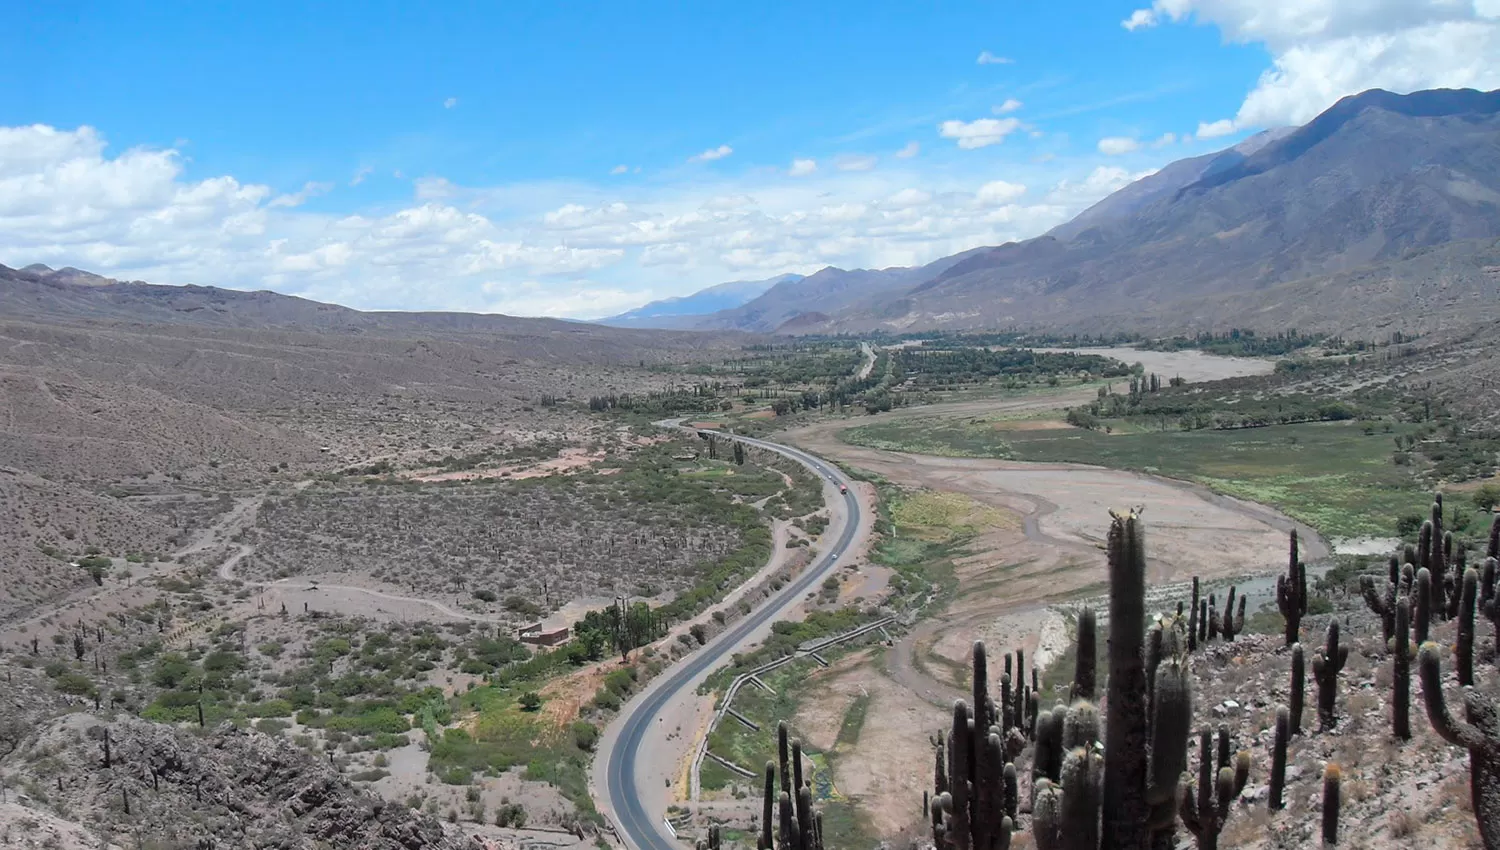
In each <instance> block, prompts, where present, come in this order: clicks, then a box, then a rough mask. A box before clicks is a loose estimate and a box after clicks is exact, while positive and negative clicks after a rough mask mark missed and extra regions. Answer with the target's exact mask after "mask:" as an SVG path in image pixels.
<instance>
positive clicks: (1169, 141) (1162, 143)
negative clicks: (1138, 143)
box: [1151, 133, 1177, 148]
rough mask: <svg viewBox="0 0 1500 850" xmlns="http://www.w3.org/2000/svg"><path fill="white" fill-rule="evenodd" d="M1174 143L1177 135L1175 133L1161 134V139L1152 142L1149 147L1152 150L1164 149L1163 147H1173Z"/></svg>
mask: <svg viewBox="0 0 1500 850" xmlns="http://www.w3.org/2000/svg"><path fill="white" fill-rule="evenodd" d="M1176 143H1177V134H1176V133H1162V134H1161V138H1159V139H1157V140H1156V141H1154V142H1152V143H1151V147H1153V148H1164V147H1166V146H1168V145H1173V144H1176Z"/></svg>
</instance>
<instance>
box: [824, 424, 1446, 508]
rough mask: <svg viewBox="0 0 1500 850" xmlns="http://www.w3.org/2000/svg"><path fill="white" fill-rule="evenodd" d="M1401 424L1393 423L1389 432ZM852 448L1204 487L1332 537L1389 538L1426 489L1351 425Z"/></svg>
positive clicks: (908, 437) (894, 428) (871, 432)
mask: <svg viewBox="0 0 1500 850" xmlns="http://www.w3.org/2000/svg"><path fill="white" fill-rule="evenodd" d="M1402 427H1409V426H1398V428H1397V429H1396V430H1397V431H1401V429H1402ZM843 436H844V438H845V439H847V440H849V441H850V442H854V443H857V444H860V445H871V446H877V447H893V448H899V449H901V450H905V451H922V452H925V453H933V454H942V455H950V456H960V457H965V456H971V457H972V456H979V457H1001V458H1012V459H1016V460H1028V461H1071V462H1076V463H1087V464H1095V465H1098V466H1107V467H1112V468H1115V469H1132V470H1140V471H1143V472H1150V473H1155V474H1159V475H1165V476H1169V477H1173V478H1180V479H1183V480H1187V481H1194V482H1197V483H1200V484H1203V485H1205V486H1207V487H1209V488H1211V489H1213V490H1216V491H1218V492H1220V493H1225V494H1228V495H1231V496H1236V497H1238V498H1242V499H1248V500H1250V501H1255V502H1260V503H1263V504H1267V505H1272V506H1274V507H1276V508H1278V509H1280V510H1282V511H1283V512H1285V513H1286V514H1287V515H1289V516H1292V517H1294V518H1296V519H1299V520H1301V521H1303V522H1305V523H1307V524H1308V525H1311V526H1313V527H1314V528H1316V529H1318V530H1319V531H1321V532H1323V533H1324V534H1328V535H1331V536H1337V537H1358V536H1364V535H1389V534H1392V533H1394V531H1395V528H1396V520H1397V519H1398V518H1399V517H1400V516H1402V515H1404V514H1410V513H1413V512H1416V513H1421V512H1422V510H1423V508H1424V507H1425V506H1426V505H1427V504H1428V502H1429V501H1430V495H1429V493H1428V491H1427V489H1426V488H1424V487H1423V485H1422V484H1421V483H1420V482H1419V481H1417V479H1416V477H1415V476H1414V475H1413V474H1412V473H1411V471H1410V470H1409V469H1407V468H1404V467H1401V466H1397V465H1396V464H1395V463H1393V462H1392V459H1391V445H1392V442H1391V441H1392V435H1390V434H1384V433H1375V434H1366V433H1364V431H1363V430H1362V428H1361V426H1359V425H1358V424H1357V423H1352V422H1327V423H1309V424H1300V425H1277V426H1271V427H1266V428H1247V429H1241V430H1226V431H1215V430H1200V431H1161V432H1155V433H1136V434H1104V433H1100V432H1097V431H1088V430H1084V429H1079V428H1069V429H1065V430H1064V429H1057V430H1036V431H1006V432H1004V435H1003V437H1002V436H1001V435H1000V434H997V432H996V431H995V430H994V429H993V428H991V427H987V426H977V425H976V424H975V423H973V422H942V421H938V420H908V421H893V422H889V423H881V424H878V425H867V426H863V427H860V428H854V429H851V430H849V431H845V432H844V434H843Z"/></svg>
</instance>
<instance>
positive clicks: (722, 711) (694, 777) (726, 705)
mask: <svg viewBox="0 0 1500 850" xmlns="http://www.w3.org/2000/svg"><path fill="white" fill-rule="evenodd" d="M895 622H896V618H895V617H881V618H880V619H878V620H872V621H870V622H868V623H865V624H864V625H862V626H857V627H855V628H853V629H850V630H849V631H847V632H844V633H843V634H839V635H834V636H832V637H826V638H820V639H818V640H810V641H807V642H806V643H803V644H801V645H800V646H798V647H797V649H796V650H794V651H793V652H792V653H791V654H790V655H783V656H781V657H780V658H778V659H776V660H775V661H770V662H767V663H765V664H762V665H761V666H759V667H757V668H755V669H754V670H750V671H747V672H744V673H741V674H740V675H738V676H735V677H734V681H732V682H730V683H729V687H728V688H726V689H725V691H724V698H723V699H722V700H721V701H720V703H719V708H718V710H717V711H715V712H714V717H713V720H711V721H709V724H708V729H707V730H706V731H704V733H703V738H702V740H700V741H699V742H698V750H697V752H696V753H695V754H694V756H693V767H692V772H691V774H690V779H689V781H690V788H689V795H688V797H689V799H690V800H692V801H693V802H694V803H696V802H698V796H699V792H700V791H701V790H702V783H701V781H700V779H699V771H701V770H702V768H703V759H704V758H706V757H708V756H709V755H710V754H709V752H708V739H709V738H710V737H711V736H712V735H713V733H714V730H715V729H717V728H719V723H720V722H721V721H723V719H724V716H725V715H726V714H729V713H730V706H732V705H733V704H734V696H735V694H737V693H739V691H740V688H743V687H744V686H745V685H747V684H749V683H751V682H752V681H753V682H755V683H756V684H759V685H760V686H761V687H766V688H767V689H769V687H768V686H767V685H766V684H765V683H764V682H762V681H760V674H762V673H769V672H771V671H772V670H775V669H776V668H778V667H781V666H783V665H786V664H790V663H791V662H793V661H796V660H797V659H799V658H807V657H809V656H812V655H814V654H815V653H816V652H818V650H821V649H826V648H828V647H830V646H834V645H837V644H840V643H844V642H845V641H850V640H853V639H855V638H857V637H862V636H863V635H866V634H869V633H870V632H873V631H876V630H879V629H883V628H885V627H886V626H889V625H891V624H893V623H895ZM713 758H714V760H715V761H717V762H719V763H720V764H723V765H724V766H725V767H727V768H729V769H730V770H734V771H735V772H736V773H741V774H742V775H745V776H755V775H756V774H755V773H754V772H753V771H749V770H746V769H745V768H744V767H743V766H740V765H735V764H732V763H730V762H728V761H726V760H724V759H722V758H720V757H718V756H714V757H713Z"/></svg>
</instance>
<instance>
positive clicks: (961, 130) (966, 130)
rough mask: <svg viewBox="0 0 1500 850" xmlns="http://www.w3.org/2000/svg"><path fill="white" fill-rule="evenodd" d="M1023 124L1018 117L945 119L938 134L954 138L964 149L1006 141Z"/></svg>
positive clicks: (939, 127) (939, 126)
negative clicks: (970, 119)
mask: <svg viewBox="0 0 1500 850" xmlns="http://www.w3.org/2000/svg"><path fill="white" fill-rule="evenodd" d="M1020 126H1021V122H1020V120H1019V119H1017V118H980V119H979V120H977V121H967V122H966V121H944V122H943V123H941V124H939V125H938V135H940V136H942V137H943V138H945V139H953V140H954V141H956V142H958V146H959V147H960V148H963V149H964V150H973V149H975V148H983V147H989V146H990V145H998V144H1000V143H1001V142H1003V141H1005V137H1006V136H1008V135H1010V134H1011V133H1013V132H1015V131H1016V130H1017V129H1019V128H1020Z"/></svg>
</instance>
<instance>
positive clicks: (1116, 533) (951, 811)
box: [931, 512, 1193, 850]
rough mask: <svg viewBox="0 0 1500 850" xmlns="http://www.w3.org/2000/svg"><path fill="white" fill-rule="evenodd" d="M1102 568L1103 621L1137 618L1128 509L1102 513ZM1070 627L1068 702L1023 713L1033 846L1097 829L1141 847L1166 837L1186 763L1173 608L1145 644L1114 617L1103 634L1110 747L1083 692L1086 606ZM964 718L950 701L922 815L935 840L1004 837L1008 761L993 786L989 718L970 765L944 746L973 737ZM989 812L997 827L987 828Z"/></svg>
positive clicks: (1086, 848) (1075, 844)
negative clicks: (1106, 591) (950, 715)
mask: <svg viewBox="0 0 1500 850" xmlns="http://www.w3.org/2000/svg"><path fill="white" fill-rule="evenodd" d="M1109 574H1110V601H1109V606H1110V607H1109V617H1110V622H1111V623H1116V624H1126V623H1140V624H1142V625H1144V624H1145V622H1146V606H1145V578H1146V558H1145V548H1144V535H1143V533H1142V528H1141V523H1140V520H1139V518H1138V516H1137V514H1136V513H1135V512H1132V513H1130V514H1128V515H1124V516H1121V515H1115V516H1114V520H1113V522H1112V523H1111V526H1110V532H1109ZM1078 628H1079V641H1078V642H1079V651H1078V657H1077V663H1076V665H1075V673H1074V682H1073V687H1072V689H1071V691H1070V697H1071V698H1072V704H1071V705H1067V706H1064V705H1061V704H1059V705H1057V706H1056V707H1055V708H1053V709H1051V710H1049V711H1044V712H1039V713H1037V715H1036V717H1035V722H1034V723H1033V732H1034V737H1035V741H1036V743H1035V746H1034V748H1033V752H1034V758H1033V763H1032V795H1033V801H1032V832H1033V838H1034V843H1035V846H1036V847H1037V848H1038V850H1099V847H1100V845H1101V836H1107V837H1108V838H1107V846H1109V847H1131V848H1142V850H1144V848H1146V847H1148V846H1151V845H1152V843H1153V841H1154V840H1160V839H1162V838H1166V839H1167V840H1168V841H1170V835H1171V833H1172V831H1173V830H1174V829H1175V827H1176V822H1177V813H1178V808H1179V807H1180V805H1181V800H1180V796H1179V789H1180V787H1181V778H1182V774H1183V772H1184V771H1185V770H1186V768H1187V750H1188V737H1189V733H1190V731H1191V726H1192V716H1193V711H1192V688H1191V684H1190V677H1189V674H1188V668H1187V663H1188V653H1187V650H1186V646H1187V643H1188V640H1189V635H1188V634H1187V629H1186V628H1185V624H1184V622H1183V620H1182V618H1181V617H1170V618H1166V619H1163V620H1161V621H1159V622H1158V623H1156V624H1154V625H1153V626H1152V628H1151V630H1150V633H1149V645H1148V636H1147V634H1146V633H1145V632H1144V631H1143V630H1140V629H1131V628H1121V627H1117V628H1116V629H1115V630H1114V631H1113V633H1112V634H1111V637H1110V640H1109V678H1108V687H1107V693H1106V695H1105V697H1106V702H1107V704H1108V706H1109V711H1108V713H1107V716H1106V718H1105V729H1104V730H1103V732H1104V734H1103V736H1102V737H1103V740H1104V741H1107V742H1108V746H1103V745H1101V743H1100V740H1101V735H1100V732H1101V729H1100V716H1099V715H1100V712H1099V709H1098V708H1097V707H1096V706H1095V705H1094V703H1093V702H1092V698H1093V696H1094V691H1095V686H1096V681H1097V678H1096V672H1097V671H1096V669H1095V656H1094V651H1095V647H1096V646H1097V635H1096V634H1095V617H1094V612H1093V611H1092V610H1089V609H1085V610H1084V611H1083V612H1081V613H1080V615H1079V618H1078ZM983 657H984V656H983V651H982V647H976V654H975V658H976V665H975V666H976V671H975V672H976V685H975V687H976V702H978V701H979V693H978V690H977V689H978V688H979V684H978V682H977V680H978V679H979V672H980V669H981V667H982V665H983V660H982V659H983ZM983 719H985V720H991V719H993V718H991V717H985V718H983ZM971 728H972V729H982V728H984V727H983V726H982V725H981V724H980V723H979V722H975V723H973V725H972V727H971V725H970V722H969V718H968V713H967V707H966V706H965V705H963V704H962V703H959V704H958V705H956V706H955V710H954V720H953V730H954V731H953V732H952V733H950V735H949V736H948V742H949V746H948V747H947V748H946V752H947V753H948V763H947V766H946V768H945V767H944V763H943V754H944V750H942V749H940V750H939V754H938V762H937V763H938V770H937V777H936V780H937V786H938V789H937V790H938V794H937V797H936V799H935V801H934V803H933V805H932V806H931V814H932V819H933V832H934V838H935V839H937V843H938V846H939V847H952V848H958V850H967V849H968V848H977V847H981V846H984V847H1003V846H1004V844H1003V842H1008V841H1009V828H1010V827H1012V826H1013V821H1012V820H1011V818H1012V817H1013V815H1014V813H1015V811H1016V809H1015V806H1016V804H1017V800H1016V795H1015V792H1014V790H1013V789H1014V787H1015V786H1014V776H1015V771H1014V768H1013V766H1011V765H1003V766H1002V767H1001V774H1000V776H1001V779H1000V782H999V783H998V784H993V783H994V766H995V765H996V764H999V763H1000V762H999V757H1000V756H1001V755H1002V753H1001V750H1000V749H999V737H998V735H997V734H994V733H995V732H997V731H998V730H997V729H995V728H992V729H991V733H992V734H991V735H990V736H989V738H988V742H987V744H986V747H985V750H984V752H985V753H987V756H984V757H987V758H988V762H987V763H986V764H979V763H974V764H972V766H971V763H970V755H969V753H968V751H967V750H966V749H965V748H964V747H962V746H953V745H952V742H953V741H954V739H955V738H956V737H959V738H960V740H961V741H964V742H968V743H970V744H971V747H972V745H973V744H975V743H977V736H973V735H971V734H970V731H969V730H970V729H971ZM955 754H962V755H955ZM955 757H958V758H962V759H964V762H963V764H962V765H961V767H962V768H963V769H962V770H960V769H959V767H960V766H955V765H954V764H953V759H954V758H955ZM966 771H968V772H970V773H971V775H972V776H973V779H972V780H971V781H970V783H969V784H967V785H964V784H962V783H960V782H958V778H959V777H961V776H963V775H964V773H965V772H966ZM986 787H988V790H983V789H985V788H986ZM971 789H972V793H971ZM960 791H961V793H962V794H963V798H962V800H961V799H960V793H959V792H960ZM982 795H987V796H982ZM986 801H989V803H988V804H989V805H990V806H995V805H997V804H998V809H996V810H994V811H991V812H990V813H989V816H988V820H986V821H985V822H984V823H977V822H976V821H977V820H978V818H979V816H980V814H979V813H981V812H985V811H987V810H986V808H985V806H986ZM965 804H967V805H965ZM997 819H999V827H1003V828H1004V829H1000V828H997V825H996V820H997ZM976 827H978V828H977V829H976ZM1002 832H1003V833H1004V835H1003V836H1002V835H1001V833H1002ZM985 842H987V843H985Z"/></svg>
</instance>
